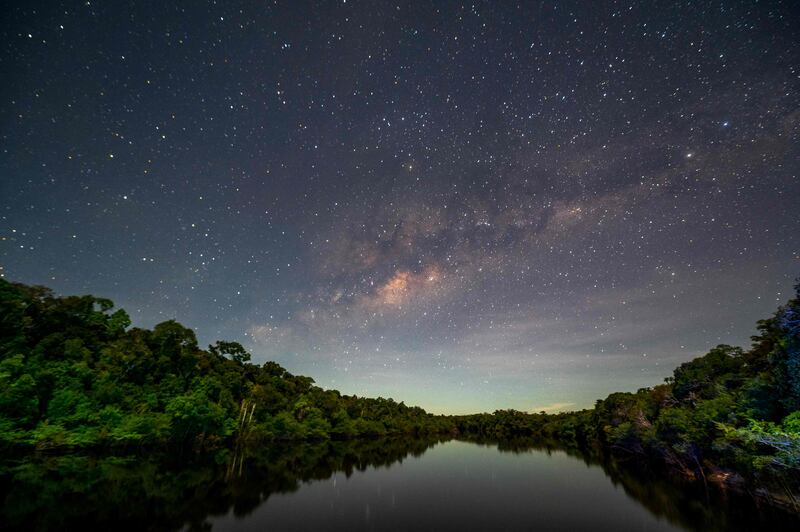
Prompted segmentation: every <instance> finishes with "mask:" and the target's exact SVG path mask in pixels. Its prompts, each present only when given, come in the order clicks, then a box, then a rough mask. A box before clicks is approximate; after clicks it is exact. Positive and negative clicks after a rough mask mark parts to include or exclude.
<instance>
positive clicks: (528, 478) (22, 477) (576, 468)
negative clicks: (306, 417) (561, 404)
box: [0, 439, 800, 531]
mask: <svg viewBox="0 0 800 532" xmlns="http://www.w3.org/2000/svg"><path fill="white" fill-rule="evenodd" d="M0 474H1V475H2V476H0V479H2V482H1V483H0V488H1V489H2V492H0V494H1V495H2V497H3V506H2V513H0V518H2V521H0V529H20V530H22V529H24V530H34V529H39V530H64V529H84V530H85V529H89V528H91V529H97V528H98V527H102V528H111V529H115V530H117V531H119V530H143V529H157V530H209V529H211V530H348V531H351V530H538V531H542V530H565V531H566V530H609V531H612V530H613V531H625V530H647V531H661V530H756V529H772V530H779V529H787V530H790V529H798V528H797V527H798V526H800V520H797V519H796V518H794V517H790V516H786V515H784V514H781V513H778V512H774V511H769V510H763V509H762V510H758V509H757V508H756V507H755V506H754V505H753V504H752V503H751V502H750V501H749V500H747V499H736V500H730V499H728V500H725V499H721V498H720V497H719V496H718V495H716V496H715V495H714V494H707V493H705V492H697V491H695V490H692V489H687V488H686V487H680V486H676V485H674V484H671V483H669V482H664V481H656V479H655V478H654V477H653V476H652V475H648V474H646V473H643V472H641V471H633V470H632V469H631V468H630V467H629V466H620V464H616V463H606V464H603V465H602V466H601V465H600V464H594V463H592V461H591V460H588V459H586V458H585V457H580V456H579V457H575V456H569V455H567V454H566V453H565V452H563V451H547V450H541V449H533V448H525V447H524V446H520V445H518V444H517V445H512V444H510V443H509V442H506V443H503V444H500V445H499V446H498V445H495V444H489V445H479V444H475V443H468V442H463V441H455V440H451V441H446V442H438V441H425V440H397V439H394V440H373V441H366V442H347V443H345V442H335V443H324V444H301V445H292V446H282V447H281V446H279V447H270V448H265V449H259V450H258V451H249V452H247V453H244V452H238V453H235V452H231V451H221V452H218V453H216V454H214V455H210V456H209V455H205V456H203V457H197V456H191V457H187V456H184V457H176V456H174V455H170V456H169V457H167V456H146V457H143V456H138V457H129V458H108V457H105V458H98V457H88V456H61V457H57V456H49V457H47V456H45V457H41V456H40V457H35V458H31V457H28V458H25V459H18V460H14V461H7V462H5V463H4V465H3V468H2V469H0Z"/></svg>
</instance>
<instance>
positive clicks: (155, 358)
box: [0, 279, 452, 448]
mask: <svg viewBox="0 0 800 532" xmlns="http://www.w3.org/2000/svg"><path fill="white" fill-rule="evenodd" d="M113 307H114V305H113V303H112V302H111V301H109V300H107V299H101V298H95V297H93V296H80V297H76V296H70V297H55V296H54V295H53V294H52V293H51V292H50V290H48V289H46V288H42V287H35V286H25V285H21V284H12V283H9V282H7V281H5V280H2V279H0V445H6V446H9V445H33V446H36V447H38V448H58V447H65V446H66V447H97V446H113V447H118V446H131V445H137V446H138V445H150V446H152V445H164V444H167V443H179V444H184V445H193V446H201V447H214V446H216V445H219V444H221V443H223V442H225V441H227V440H232V439H244V440H248V441H261V440H274V439H286V440H298V439H308V440H327V439H329V438H352V437H357V436H367V435H368V436H374V435H383V434H399V433H414V434H418V433H438V432H443V431H449V430H450V429H451V428H452V423H451V422H450V421H448V420H446V419H444V418H442V417H436V416H432V415H430V414H427V413H426V412H425V411H423V410H422V409H420V408H410V407H407V406H405V405H404V404H403V403H396V402H394V401H392V400H391V399H383V398H378V399H364V398H358V397H355V396H352V397H350V396H342V395H341V394H340V393H339V392H337V391H335V390H322V389H321V388H319V387H317V386H314V380H313V379H311V378H309V377H304V376H296V375H292V374H291V373H289V372H288V371H286V370H285V369H284V368H282V367H281V366H280V365H278V364H277V363H275V362H267V363H265V364H264V365H263V366H257V365H254V364H251V363H250V354H249V353H248V352H247V351H246V350H245V349H244V347H242V346H241V345H240V344H238V343H236V342H223V341H220V342H216V343H215V344H214V345H210V346H209V347H208V350H202V349H200V347H199V346H198V344H197V337H196V336H195V333H194V331H192V330H191V329H188V328H186V327H184V326H183V325H181V324H180V323H178V322H176V321H174V320H170V321H165V322H163V323H159V324H158V325H156V326H155V327H154V328H153V330H145V329H139V328H133V329H131V328H130V325H131V321H130V318H129V317H128V314H127V313H125V311H124V310H114V308H113Z"/></svg>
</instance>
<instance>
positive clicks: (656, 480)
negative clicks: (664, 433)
mask: <svg viewBox="0 0 800 532" xmlns="http://www.w3.org/2000/svg"><path fill="white" fill-rule="evenodd" d="M459 439H462V440H465V441H469V442H472V443H475V444H478V445H482V446H487V447H496V448H497V450H498V451H500V452H509V453H514V454H524V453H531V452H544V453H547V454H552V453H554V452H562V453H564V454H566V455H568V456H571V457H573V458H575V459H577V460H580V461H582V462H584V463H585V464H586V465H587V466H588V467H598V468H601V469H602V470H603V472H604V473H605V474H606V476H607V477H608V478H609V480H611V482H612V483H613V484H614V485H615V486H619V487H621V488H622V489H623V490H624V491H625V493H626V494H627V495H628V496H629V497H631V498H632V499H634V500H636V501H637V502H638V503H640V504H641V505H642V506H644V507H645V508H647V510H648V511H650V513H652V514H653V515H655V516H657V517H660V518H663V519H666V520H667V521H668V522H670V523H672V524H674V525H677V526H679V527H682V528H686V529H689V530H702V531H704V532H705V531H715V530H720V531H722V530H741V531H750V530H792V529H797V527H798V525H800V523H799V522H798V517H797V516H793V515H789V514H785V513H783V512H781V511H780V510H776V509H775V508H774V507H768V506H767V505H762V506H759V505H758V504H756V501H755V500H754V499H753V498H752V497H750V496H747V495H744V494H737V493H729V492H727V493H726V492H724V491H721V490H719V489H717V488H714V487H711V488H709V489H708V490H705V489H704V488H703V485H702V484H698V483H697V482H690V481H687V480H686V479H682V478H680V477H678V476H677V475H675V474H671V473H670V471H668V470H666V469H654V468H653V465H652V463H649V462H647V461H645V460H642V459H630V460H624V459H620V458H619V457H612V456H611V455H610V454H609V453H604V452H603V451H602V449H601V448H584V449H580V448H577V447H575V446H564V445H562V444H559V443H558V442H557V441H555V440H546V439H542V440H538V439H532V438H524V437H519V438H505V439H501V440H493V439H491V438H485V437H467V438H461V437H460V438H459Z"/></svg>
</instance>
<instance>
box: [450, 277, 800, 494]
mask: <svg viewBox="0 0 800 532" xmlns="http://www.w3.org/2000/svg"><path fill="white" fill-rule="evenodd" d="M795 289H796V294H795V297H794V298H793V299H792V300H790V301H789V302H788V303H787V304H786V305H785V306H783V307H781V308H779V309H778V311H777V312H776V313H775V314H774V315H773V316H772V317H771V318H769V319H765V320H761V321H759V322H758V329H757V330H758V334H757V335H756V336H753V337H752V346H751V347H750V349H748V350H743V349H741V348H739V347H731V346H728V345H720V346H717V347H715V348H714V349H712V350H711V351H710V352H708V353H707V354H706V355H704V356H702V357H700V358H697V359H695V360H692V361H690V362H687V363H685V364H682V365H681V366H680V367H678V368H677V369H676V370H675V372H674V374H673V376H672V377H670V378H668V379H666V383H665V384H661V385H659V386H655V387H653V388H645V389H641V390H639V391H638V392H636V393H614V394H611V395H609V396H608V397H607V398H606V399H604V400H599V401H597V403H596V405H595V407H594V409H591V410H584V411H580V412H570V413H564V414H558V415H545V414H544V413H541V414H528V413H523V412H517V411H513V410H505V411H497V412H495V413H494V414H478V415H472V416H460V417H457V418H455V421H456V425H457V427H458V429H459V431H460V432H462V433H465V434H479V435H484V436H489V437H499V438H509V437H518V436H526V437H531V438H535V439H538V440H541V441H557V442H559V444H561V445H566V446H575V447H582V448H589V447H595V448H600V449H602V450H605V451H611V452H615V453H619V454H625V455H630V456H637V457H642V458H645V459H647V460H649V461H651V462H656V463H661V464H663V465H666V466H669V467H670V468H671V469H677V470H679V471H681V472H682V473H684V474H685V475H686V476H692V477H695V478H698V479H702V480H705V481H710V480H714V481H719V482H725V483H727V484H729V485H732V484H736V483H740V484H741V483H743V481H744V480H745V479H747V480H749V481H751V482H752V481H753V480H756V481H758V483H760V484H761V485H769V486H771V487H772V488H773V489H775V490H777V491H778V492H780V493H782V494H783V495H785V497H786V501H785V502H787V503H788V504H793V505H797V507H800V504H798V501H797V500H795V499H794V497H796V496H797V495H798V494H800V283H798V284H797V285H796V287H795Z"/></svg>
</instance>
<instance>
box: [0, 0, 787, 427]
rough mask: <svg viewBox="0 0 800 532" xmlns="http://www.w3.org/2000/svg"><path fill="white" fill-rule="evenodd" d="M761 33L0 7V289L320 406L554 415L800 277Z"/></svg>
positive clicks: (393, 5)
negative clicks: (155, 331)
mask: <svg viewBox="0 0 800 532" xmlns="http://www.w3.org/2000/svg"><path fill="white" fill-rule="evenodd" d="M798 18H799V17H798V13H797V7H796V6H795V5H793V3H792V2H759V3H753V2H722V3H720V2H680V3H678V2H642V3H634V2H603V3H594V2H574V3H573V2H554V3H549V2H544V3H539V2H536V3H534V2H520V3H518V4H515V3H511V2H474V3H458V2H357V1H347V2H319V3H306V2H208V3H207V2H202V3H201V2H162V3H158V4H152V3H148V4H147V5H144V4H142V5H134V4H131V5H124V6H123V5H122V4H118V3H106V2H74V3H73V2H41V3H37V2H33V3H32V2H15V3H12V5H10V6H9V7H7V9H6V12H5V14H4V16H3V17H2V20H0V32H1V34H2V43H3V46H2V49H1V50H0V69H2V73H3V74H2V78H3V80H4V81H3V83H2V84H0V268H2V269H0V274H2V275H3V276H4V277H5V278H6V279H9V280H14V281H21V282H26V283H36V284H44V285H47V286H50V287H52V288H54V289H55V290H56V291H57V292H58V293H62V294H74V293H92V294H95V295H98V296H103V297H108V298H111V299H113V300H114V301H115V302H116V303H117V304H118V305H119V306H122V307H124V308H126V309H127V310H128V311H129V313H130V314H131V316H132V318H133V320H134V323H135V325H139V326H152V325H153V324H155V323H158V322H160V321H163V320H166V319H177V320H178V321H180V322H182V323H184V324H185V325H187V326H190V327H192V328H194V329H196V330H197V332H198V336H199V338H200V340H201V342H203V343H204V344H207V343H210V342H212V341H214V340H216V339H229V340H236V341H240V342H241V343H243V344H244V345H245V346H246V347H248V348H249V349H250V350H251V351H252V353H253V355H254V361H256V362H263V361H265V360H268V359H270V360H275V361H277V362H279V363H280V364H282V365H283V366H285V367H286V368H287V369H289V370H290V371H291V372H293V373H299V374H305V375H309V376H311V377H313V378H314V379H315V380H316V381H317V383H318V384H320V385H321V386H323V387H327V388H336V389H339V390H341V391H342V392H344V393H356V394H359V395H370V396H384V397H387V396H390V397H393V398H395V399H397V400H403V401H405V402H406V403H407V404H417V405H420V406H422V407H424V408H426V409H428V410H431V411H434V412H443V413H466V412H475V411H492V410H494V409H497V408H516V409H520V410H534V411H538V410H546V411H558V410H564V409H573V408H582V407H587V406H591V405H592V404H593V402H594V400H595V399H597V398H600V397H604V396H605V395H607V394H608V393H611V392H613V391H618V390H625V391H632V390H636V389H637V388H640V387H643V386H651V385H654V384H657V383H659V382H661V381H662V380H663V378H664V377H666V376H668V375H670V374H671V371H672V369H673V368H674V367H675V366H676V365H677V364H679V363H681V362H684V361H686V360H689V359H690V358H693V357H694V356H697V355H699V354H702V353H703V352H704V351H705V350H707V349H708V348H709V347H711V346H713V345H716V344H718V343H731V344H738V345H747V343H748V337H749V336H750V335H751V334H753V333H754V331H755V321H756V320H757V319H760V318H764V317H767V316H769V315H770V314H771V313H772V312H773V311H774V310H775V308H776V307H777V306H778V305H779V304H780V303H782V302H784V301H785V300H786V299H788V298H789V296H790V294H791V287H792V285H793V279H794V278H795V277H797V276H798V275H800V222H798V220H799V219H800V199H798V198H800V179H798V171H800V142H798V128H799V127H800V44H798V43H800V24H797V22H798Z"/></svg>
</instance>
